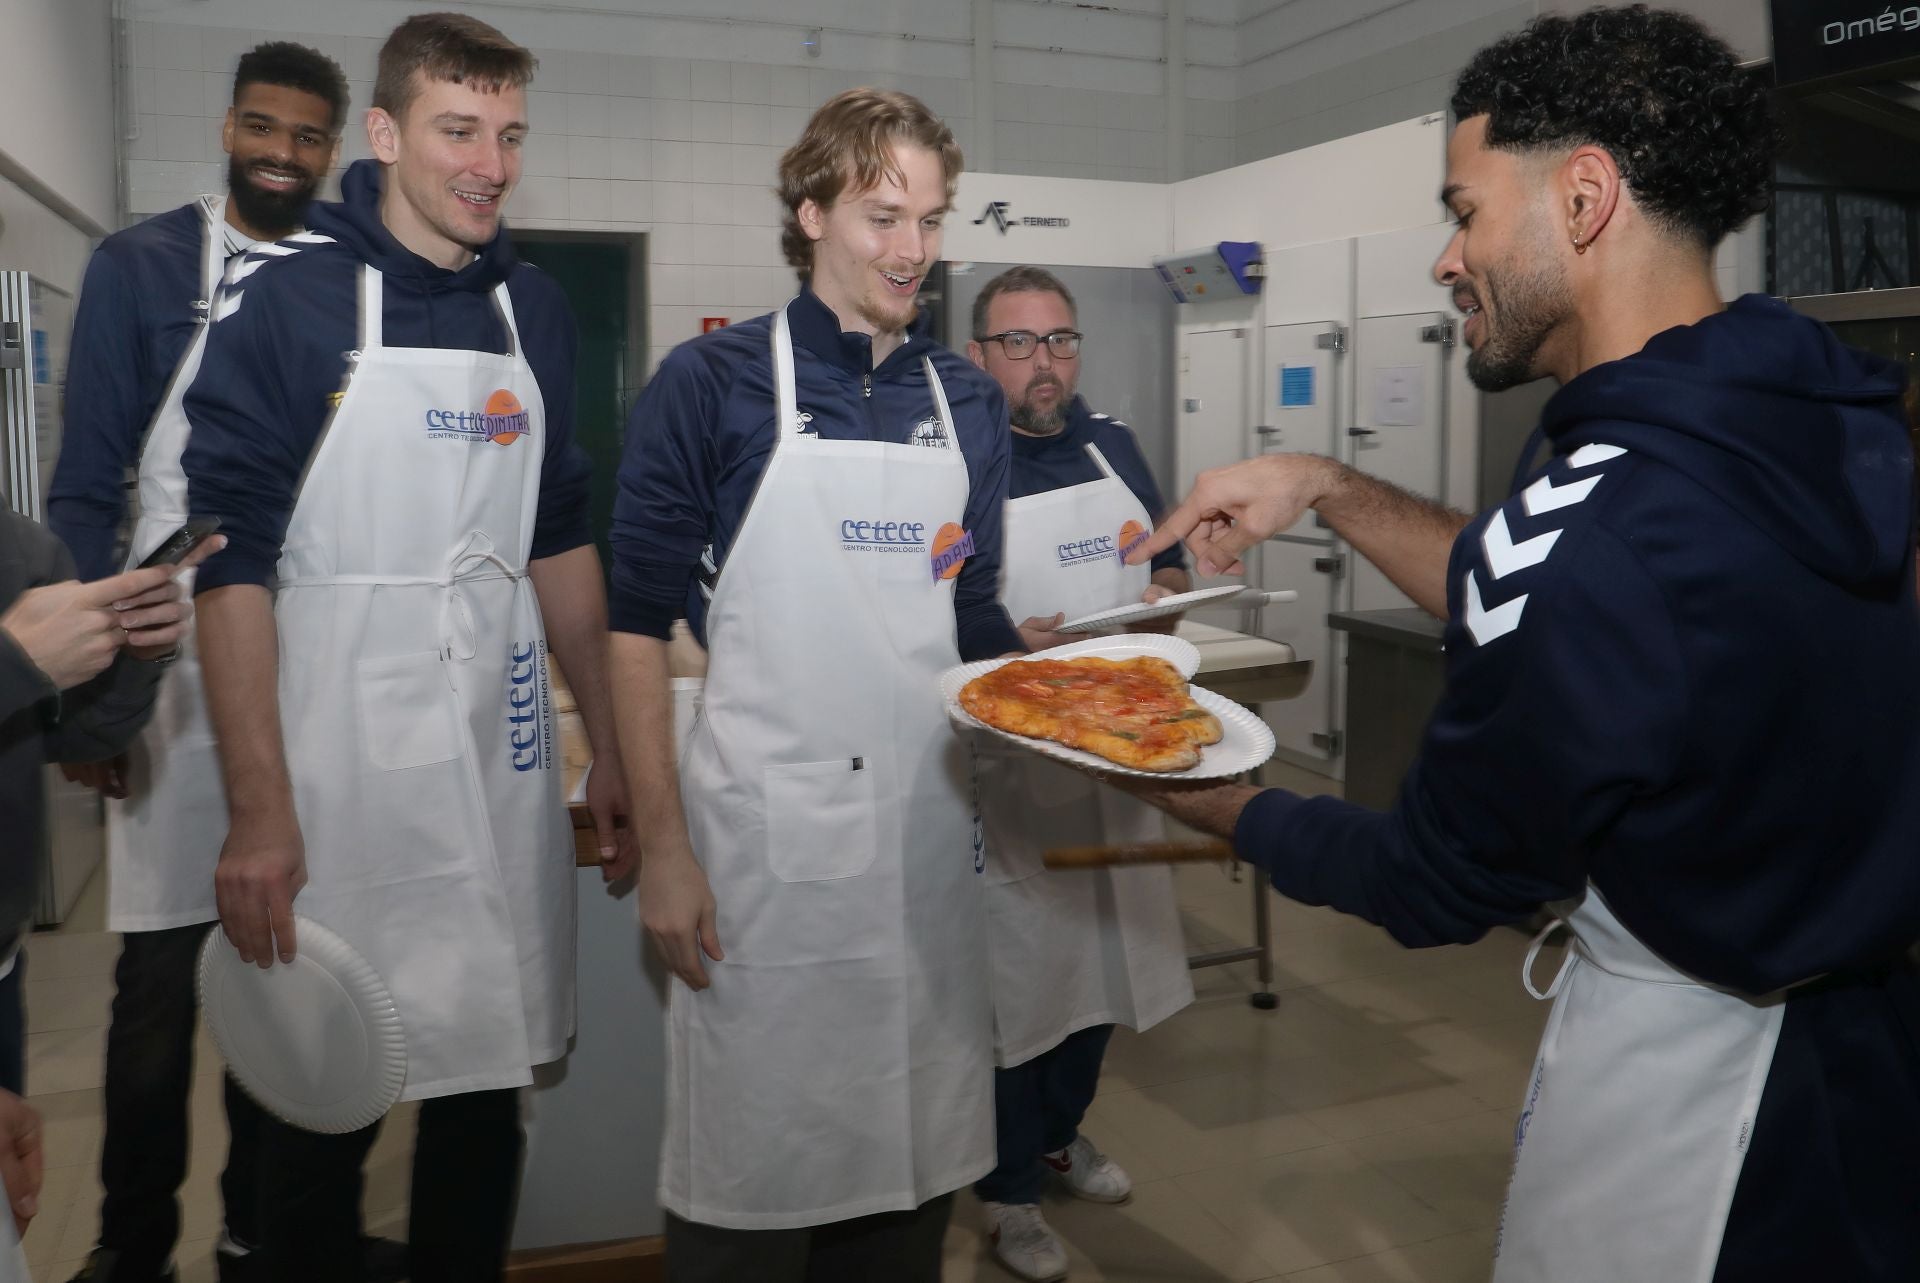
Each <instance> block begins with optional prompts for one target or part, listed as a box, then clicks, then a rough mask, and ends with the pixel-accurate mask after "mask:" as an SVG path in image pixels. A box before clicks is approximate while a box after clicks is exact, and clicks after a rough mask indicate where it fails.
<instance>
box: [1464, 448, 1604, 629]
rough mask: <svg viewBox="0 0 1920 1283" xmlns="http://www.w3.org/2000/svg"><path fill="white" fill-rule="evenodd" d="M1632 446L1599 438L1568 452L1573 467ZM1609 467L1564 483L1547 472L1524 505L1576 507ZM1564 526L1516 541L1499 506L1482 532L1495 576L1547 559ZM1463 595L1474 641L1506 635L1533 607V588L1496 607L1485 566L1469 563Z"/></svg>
mask: <svg viewBox="0 0 1920 1283" xmlns="http://www.w3.org/2000/svg"><path fill="white" fill-rule="evenodd" d="M1625 453H1626V451H1625V450H1624V449H1622V448H1621V447H1619V446H1617V445H1605V444H1602V443H1600V442H1594V443H1593V444H1591V445H1584V446H1581V447H1580V448H1579V449H1578V450H1575V451H1574V452H1573V453H1572V454H1570V455H1568V456H1567V466H1568V467H1569V468H1590V467H1593V466H1594V465H1595V464H1600V463H1605V462H1607V461H1608V460H1609V459H1617V458H1619V457H1620V456H1621V455H1623V454H1625ZM1604 475H1605V474H1604V473H1600V474H1596V475H1594V476H1590V477H1583V478H1581V479H1580V480H1579V481H1567V482H1564V483H1562V484H1560V485H1555V484H1554V483H1553V478H1552V475H1551V474H1549V475H1547V476H1543V477H1541V478H1540V479H1539V480H1538V481H1535V482H1534V483H1533V484H1532V485H1530V486H1528V487H1527V488H1526V489H1525V490H1523V491H1521V493H1520V506H1521V508H1522V509H1524V510H1525V512H1526V514H1527V516H1529V517H1537V516H1539V515H1540V514H1541V513H1545V512H1555V511H1557V510H1559V509H1561V508H1571V507H1573V506H1574V505H1575V504H1577V503H1580V502H1582V501H1584V500H1585V499H1586V497H1587V496H1588V495H1590V494H1592V493H1593V489H1594V487H1595V486H1597V485H1599V484H1600V478H1601V477H1602V476H1604ZM1564 533H1565V530H1564V529H1556V530H1544V531H1542V532H1540V533H1539V534H1537V535H1534V536H1533V537H1531V538H1529V539H1522V540H1519V541H1518V542H1516V541H1515V540H1514V537H1513V529H1512V527H1511V526H1509V525H1508V524H1507V512H1506V509H1505V508H1497V509H1495V510H1494V513H1493V516H1492V517H1491V518H1489V519H1488V521H1487V526H1486V529H1485V530H1484V531H1482V532H1481V534H1480V556H1481V559H1482V560H1483V561H1484V562H1485V563H1486V567H1487V573H1488V575H1489V576H1490V577H1491V578H1490V580H1489V582H1491V581H1492V580H1498V579H1505V578H1506V577H1507V576H1508V575H1511V574H1513V573H1514V572H1516V571H1520V570H1525V569H1527V568H1528V567H1529V566H1538V565H1540V564H1542V563H1543V562H1545V561H1546V560H1547V558H1548V556H1550V555H1551V554H1552V552H1553V550H1554V548H1555V547H1556V546H1557V545H1558V544H1559V542H1560V536H1561V535H1562V534H1564ZM1461 589H1462V591H1461V599H1462V603H1463V607H1464V614H1465V617H1466V619H1465V622H1466V625H1467V631H1468V632H1469V633H1470V634H1471V635H1472V636H1473V640H1474V643H1475V644H1476V645H1479V646H1485V645H1486V644H1487V643H1488V642H1491V641H1496V640H1498V639H1499V638H1502V637H1505V636H1506V635H1507V634H1508V633H1510V632H1512V631H1513V630H1514V629H1516V628H1518V627H1519V626H1520V616H1521V615H1522V614H1524V613H1525V611H1526V608H1527V597H1528V595H1529V594H1527V593H1521V594H1520V595H1519V596H1517V597H1515V598H1513V599H1512V600H1511V601H1506V602H1502V603H1501V604H1500V605H1498V606H1494V607H1492V608H1491V609H1489V608H1488V606H1487V604H1486V601H1485V600H1484V599H1483V598H1482V597H1481V595H1480V575H1479V572H1478V571H1476V570H1473V569H1469V570H1468V571H1467V574H1466V581H1465V583H1463V584H1462V585H1461Z"/></svg>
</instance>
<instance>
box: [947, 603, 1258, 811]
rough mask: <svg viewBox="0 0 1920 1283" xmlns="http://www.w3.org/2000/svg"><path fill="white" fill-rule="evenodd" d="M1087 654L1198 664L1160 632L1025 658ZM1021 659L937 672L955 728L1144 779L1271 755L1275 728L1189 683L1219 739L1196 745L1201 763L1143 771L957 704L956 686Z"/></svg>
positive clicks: (1215, 771)
mask: <svg viewBox="0 0 1920 1283" xmlns="http://www.w3.org/2000/svg"><path fill="white" fill-rule="evenodd" d="M1088 655H1093V656H1097V657H1099V658H1101V659H1131V658H1133V657H1134V656H1137V655H1158V656H1159V657H1160V658H1162V659H1165V660H1166V661H1167V662H1168V663H1170V664H1172V665H1173V666H1174V667H1175V668H1176V669H1178V670H1179V671H1180V675H1181V676H1183V677H1186V678H1188V679H1189V680H1191V679H1192V677H1193V675H1194V673H1196V672H1198V671H1199V668H1200V652H1199V651H1198V650H1195V649H1194V647H1193V644H1192V643H1191V642H1186V641H1182V640H1181V639H1180V638H1178V637H1167V636H1163V635H1161V634H1159V633H1143V634H1134V635H1131V636H1127V637H1102V638H1098V639H1096V640H1093V641H1083V642H1074V643H1072V644H1071V645H1067V646H1056V647H1054V648H1053V649H1052V650H1043V651H1041V652H1039V653H1038V654H1036V655H1031V656H1028V657H1026V658H1028V659H1074V658H1079V657H1084V656H1088ZM1024 662H1026V660H1025V659H1021V658H1014V659H983V660H979V661H977V662H975V663H971V664H962V665H960V666H959V667H958V668H949V669H948V670H947V671H946V672H944V673H942V674H940V695H941V697H942V698H943V699H945V700H946V702H947V718H948V720H949V721H951V722H952V723H953V724H954V725H955V726H957V727H963V728H966V729H969V730H977V731H983V732H985V733H986V734H988V735H993V736H996V737H998V738H1000V739H1003V740H1005V741H1007V742H1008V743H1009V744H1017V745H1019V746H1020V747H1021V748H1024V749H1028V750H1031V751H1032V752H1035V753H1039V754H1041V755H1042V756H1044V757H1051V758H1053V759H1055V760H1056V761H1061V762H1066V763H1068V764H1070V765H1073V766H1086V767H1092V768H1093V769H1094V770H1097V771H1100V772H1102V773H1104V774H1107V775H1137V776H1139V777H1140V778H1141V779H1147V780H1217V779H1227V778H1230V777H1232V776H1235V775H1242V774H1245V773H1246V772H1248V771H1251V770H1252V769H1253V768H1254V767H1256V766H1259V765H1260V764H1261V763H1262V762H1264V761H1266V760H1267V759H1268V758H1270V757H1272V756H1273V729H1272V728H1271V727H1269V726H1268V725H1267V724H1266V722H1264V721H1262V720H1261V719H1260V718H1259V717H1257V716H1255V715H1254V713H1253V712H1252V711H1251V710H1249V709H1245V708H1242V707H1241V706H1240V705H1238V704H1236V703H1234V702H1233V701H1232V700H1230V699H1227V698H1225V697H1224V696H1221V695H1216V694H1214V693H1213V692H1212V691H1210V690H1202V689H1201V688H1200V687H1197V686H1196V687H1193V688H1192V695H1193V702H1194V703H1196V704H1198V705H1200V707H1202V708H1204V709H1206V710H1207V711H1208V712H1209V713H1212V714H1213V715H1214V716H1215V717H1217V718H1219V719H1220V729H1221V730H1222V731H1223V732H1225V733H1224V734H1223V735H1222V737H1221V740H1220V742H1219V743H1218V744H1209V745H1207V746H1206V747H1205V748H1203V749H1201V750H1200V764H1199V765H1198V766H1190V767H1188V768H1187V769H1186V770H1184V771H1142V770H1139V769H1137V768H1135V767H1131V766H1121V765H1119V764H1117V763H1115V762H1109V761H1108V760H1107V759H1106V758H1104V757H1101V756H1099V755H1098V754H1096V753H1086V752H1082V751H1081V750H1079V749H1077V748H1068V747H1067V746H1066V745H1064V744H1056V743H1054V742H1053V741H1052V740H1042V739H1032V738H1029V737H1028V736H1025V735H1015V734H1014V733H1013V732H1012V731H1003V730H1000V729H998V728H997V727H993V726H988V725H987V724H986V723H985V722H983V721H981V720H979V719H978V718H976V717H975V716H974V715H973V714H971V713H969V712H967V710H966V709H964V708H962V707H960V689H961V687H963V686H965V685H966V684H967V683H968V682H970V681H972V680H973V679H974V678H976V677H979V676H980V675H982V674H983V673H990V672H992V671H993V670H994V669H996V668H998V667H1000V666H1001V665H1002V664H1019V663H1024Z"/></svg>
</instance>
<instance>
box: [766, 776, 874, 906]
mask: <svg viewBox="0 0 1920 1283" xmlns="http://www.w3.org/2000/svg"><path fill="white" fill-rule="evenodd" d="M873 777H874V770H873V768H872V767H871V766H870V765H868V764H867V763H866V762H865V761H864V760H863V759H861V758H858V757H851V758H849V757H836V758H834V759H833V760H832V761H830V762H797V763H794V764H792V765H789V766H769V767H767V768H766V790H767V863H768V865H769V866H770V867H771V868H772V869H773V871H774V873H775V874H776V875H778V876H779V878H780V879H781V881H783V882H821V881H825V880H827V879H830V878H850V877H853V876H854V875H856V874H859V873H864V872H866V870H867V866H868V865H870V864H872V863H873V857H874V843H875V836H874V835H875V829H876V823H875V817H874V787H873Z"/></svg>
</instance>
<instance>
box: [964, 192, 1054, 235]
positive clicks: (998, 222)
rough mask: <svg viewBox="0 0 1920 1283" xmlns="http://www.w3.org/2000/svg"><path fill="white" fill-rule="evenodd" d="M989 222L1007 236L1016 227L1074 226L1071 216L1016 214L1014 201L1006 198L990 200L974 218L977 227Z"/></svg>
mask: <svg viewBox="0 0 1920 1283" xmlns="http://www.w3.org/2000/svg"><path fill="white" fill-rule="evenodd" d="M987 223H991V224H992V225H993V227H994V229H995V230H996V231H998V232H999V233H1000V234H1001V235H1002V236H1005V235H1006V234H1007V232H1008V230H1009V229H1010V228H1015V227H1071V226H1073V220H1072V219H1070V218H1048V217H1043V216H1035V215H1032V214H1027V215H1016V214H1015V213H1014V212H1013V202H1012V201H1004V200H990V201H988V202H987V208H986V209H985V211H983V212H982V213H981V215H980V217H978V218H976V219H974V220H973V225H974V226H975V227H979V226H981V225H982V224H987Z"/></svg>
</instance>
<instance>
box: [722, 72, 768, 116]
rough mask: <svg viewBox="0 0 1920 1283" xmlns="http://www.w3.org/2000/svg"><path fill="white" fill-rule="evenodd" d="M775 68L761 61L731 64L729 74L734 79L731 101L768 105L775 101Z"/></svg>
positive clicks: (730, 95)
mask: <svg viewBox="0 0 1920 1283" xmlns="http://www.w3.org/2000/svg"><path fill="white" fill-rule="evenodd" d="M773 71H774V68H772V67H768V66H765V65H764V64H761V63H752V62H736V63H733V64H731V65H730V67H729V69H728V74H729V76H730V78H731V79H732V81H733V89H732V91H731V93H730V94H729V95H728V97H729V99H730V101H733V102H738V103H757V104H759V105H761V106H767V105H769V104H771V103H772V102H773Z"/></svg>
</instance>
